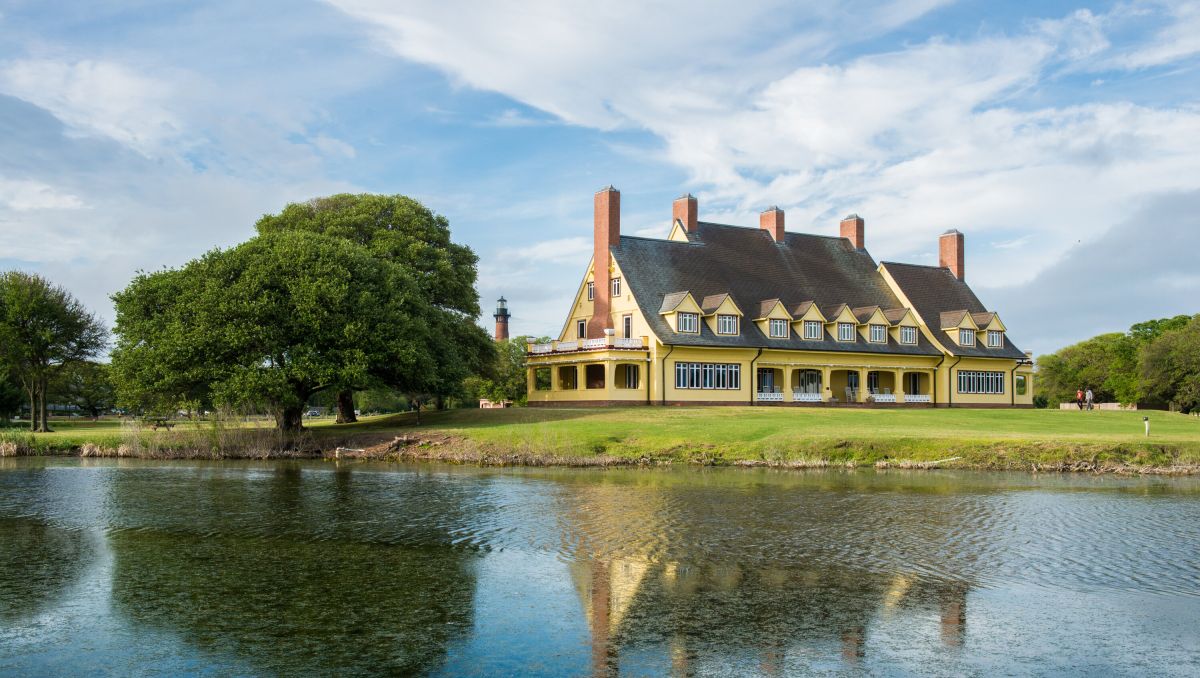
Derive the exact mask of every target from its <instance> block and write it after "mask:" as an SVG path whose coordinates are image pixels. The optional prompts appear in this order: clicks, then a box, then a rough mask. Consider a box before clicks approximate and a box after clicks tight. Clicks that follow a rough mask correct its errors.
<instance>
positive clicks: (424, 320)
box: [112, 231, 436, 432]
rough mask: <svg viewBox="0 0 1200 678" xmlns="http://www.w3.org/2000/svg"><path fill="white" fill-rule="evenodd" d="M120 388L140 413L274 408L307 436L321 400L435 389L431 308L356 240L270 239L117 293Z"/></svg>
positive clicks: (289, 427)
mask: <svg viewBox="0 0 1200 678" xmlns="http://www.w3.org/2000/svg"><path fill="white" fill-rule="evenodd" d="M113 299H114V301H115V302H116V308H117V327H116V333H117V335H118V341H117V348H116V350H115V352H114V354H113V363H112V367H113V373H114V380H115V381H116V384H117V387H118V393H119V395H120V397H121V400H122V401H123V402H124V403H125V404H128V405H130V406H134V407H139V408H155V407H163V406H174V407H178V406H179V404H180V403H183V402H193V403H194V402H201V403H208V402H211V403H214V404H219V405H226V406H232V407H261V406H265V407H267V408H269V409H270V410H271V411H272V412H274V414H275V417H276V422H277V424H278V427H279V428H280V429H281V430H283V431H285V432H294V431H296V430H298V429H299V428H300V427H301V415H302V412H303V406H304V404H305V402H306V401H307V400H308V398H309V397H310V396H312V395H313V394H315V393H318V392H320V391H322V390H325V389H330V388H341V387H343V386H344V385H346V384H366V383H372V382H375V381H376V380H379V379H381V378H387V379H391V380H399V379H401V378H403V379H406V380H409V381H411V382H412V383H426V382H429V381H431V380H432V379H434V378H435V377H434V374H433V371H434V370H435V366H436V363H435V361H434V360H432V359H431V356H430V346H431V345H433V344H434V343H435V342H433V340H432V338H431V332H432V330H431V328H432V326H433V323H431V318H430V314H431V307H430V304H429V303H428V302H427V300H426V298H425V295H424V294H423V293H422V291H421V289H420V287H419V286H418V285H417V284H416V281H415V279H414V276H413V275H412V274H411V273H410V272H409V271H408V270H406V269H405V268H404V267H402V266H397V265H393V264H390V263H388V262H386V261H383V260H382V259H380V258H378V257H376V256H373V255H372V253H371V252H369V251H368V250H367V249H366V248H364V247H362V246H361V245H358V244H355V243H352V242H350V241H348V240H345V239H341V238H336V237H330V236H325V235H321V234H318V233H311V232H303V231H290V232H268V233H264V234H263V235H260V236H258V237H256V238H253V239H251V240H250V241H248V242H245V243H243V244H241V245H238V246H236V247H233V248H231V249H228V250H214V251H211V252H209V253H208V254H206V255H204V256H203V257H201V258H199V259H196V260H194V261H192V262H190V263H188V264H186V265H184V266H183V267H182V268H179V269H171V270H164V271H159V272H154V273H143V274H140V275H139V276H137V277H136V278H135V279H134V280H133V282H132V283H131V284H130V285H129V287H127V288H126V289H125V290H124V291H122V292H120V293H118V294H116V295H114V297H113Z"/></svg>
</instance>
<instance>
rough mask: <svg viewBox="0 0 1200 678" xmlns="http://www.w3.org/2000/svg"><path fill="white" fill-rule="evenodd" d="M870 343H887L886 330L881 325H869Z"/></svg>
mask: <svg viewBox="0 0 1200 678" xmlns="http://www.w3.org/2000/svg"><path fill="white" fill-rule="evenodd" d="M871 342H872V343H876V344H883V343H886V342H887V328H885V327H884V326H883V325H871Z"/></svg>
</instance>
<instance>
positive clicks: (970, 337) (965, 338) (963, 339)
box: [958, 330, 975, 346]
mask: <svg viewBox="0 0 1200 678" xmlns="http://www.w3.org/2000/svg"><path fill="white" fill-rule="evenodd" d="M958 343H959V344H961V345H963V346H974V345H975V331H974V330H959V331H958Z"/></svg>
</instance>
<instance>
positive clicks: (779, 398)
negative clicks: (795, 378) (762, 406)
mask: <svg viewBox="0 0 1200 678" xmlns="http://www.w3.org/2000/svg"><path fill="white" fill-rule="evenodd" d="M755 400H757V401H759V402H764V403H767V402H776V403H781V402H783V393H767V392H763V391H759V392H758V393H756V394H755Z"/></svg>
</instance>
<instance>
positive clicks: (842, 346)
mask: <svg viewBox="0 0 1200 678" xmlns="http://www.w3.org/2000/svg"><path fill="white" fill-rule="evenodd" d="M688 238H689V241H688V242H680V241H671V240H656V239H651V238H639V237H634V236H622V237H621V240H620V242H619V243H618V244H617V245H616V246H614V247H613V248H612V253H613V256H614V257H615V258H616V260H617V263H618V265H619V266H620V267H621V271H622V272H623V274H624V278H625V281H626V285H627V286H628V288H629V290H630V292H631V293H632V294H633V296H634V299H635V300H636V301H637V303H638V306H639V307H640V308H641V309H642V313H643V315H644V316H645V317H646V320H647V321H648V322H649V324H650V328H651V330H653V332H654V333H655V334H656V335H658V337H659V338H660V339H661V340H662V341H663V342H664V343H667V344H677V345H699V346H743V347H773V348H788V349H797V350H819V351H841V352H857V353H896V354H907V355H938V354H939V352H938V350H937V348H936V347H935V346H933V345H931V344H930V343H929V342H928V341H927V340H926V339H925V337H924V335H922V336H921V338H920V343H918V344H917V345H915V346H910V345H906V344H899V343H897V342H893V341H891V339H890V337H889V340H888V342H887V343H880V344H874V343H870V342H839V341H835V340H834V338H833V337H831V336H828V333H826V336H825V339H823V340H813V341H806V340H803V339H800V338H799V337H790V338H788V339H771V338H769V337H767V336H766V335H765V334H763V333H762V331H761V330H760V329H759V328H758V326H757V325H754V324H750V323H747V324H746V325H744V326H743V327H742V332H741V334H739V335H736V336H727V335H717V334H715V333H713V332H711V331H709V328H708V324H707V323H701V325H700V332H699V333H698V334H691V335H685V334H678V333H676V332H674V331H673V330H672V329H671V327H670V326H669V325H668V323H666V322H665V320H664V319H663V317H662V316H661V315H660V314H659V313H660V309H662V308H664V307H665V306H666V305H665V304H664V303H663V302H664V300H665V298H666V297H667V296H668V295H670V294H673V293H675V294H677V293H679V292H680V291H681V290H687V291H689V292H691V294H692V297H693V298H696V299H701V298H704V297H707V296H711V295H718V294H724V293H728V294H729V296H730V297H732V299H733V302H734V303H735V304H737V305H738V307H740V308H742V309H746V310H747V312H754V311H758V310H759V309H760V306H759V304H760V302H761V301H762V300H764V299H772V298H778V299H779V301H780V302H781V303H782V304H783V307H784V309H785V310H790V309H792V308H796V307H797V306H799V305H800V304H801V303H802V302H811V303H815V304H817V306H818V308H821V309H822V311H824V308H825V307H827V306H833V305H843V304H848V305H850V306H852V307H860V306H879V307H881V308H897V307H899V306H901V305H902V304H901V303H900V301H899V300H898V299H897V298H896V296H895V294H893V293H892V291H891V288H890V287H889V286H888V284H887V282H886V281H885V280H884V279H883V276H882V275H880V274H879V272H878V270H876V265H875V261H874V260H873V259H872V258H871V256H870V255H869V254H867V253H866V251H864V250H855V249H854V248H852V247H851V246H850V242H849V241H848V240H846V239H845V238H832V237H825V236H819V235H809V234H805V233H786V234H785V237H784V240H783V241H782V242H779V243H776V242H775V241H774V240H773V239H772V238H771V236H770V234H768V233H767V232H766V231H764V230H762V229H758V228H743V227H739V226H725V225H721V224H713V223H708V222H700V223H699V224H698V225H697V228H696V231H695V232H693V233H690V234H688ZM676 305H678V302H676ZM826 317H828V316H826Z"/></svg>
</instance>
